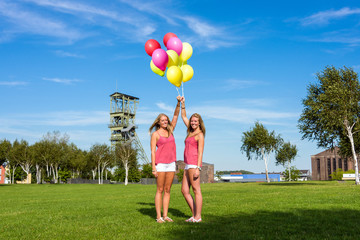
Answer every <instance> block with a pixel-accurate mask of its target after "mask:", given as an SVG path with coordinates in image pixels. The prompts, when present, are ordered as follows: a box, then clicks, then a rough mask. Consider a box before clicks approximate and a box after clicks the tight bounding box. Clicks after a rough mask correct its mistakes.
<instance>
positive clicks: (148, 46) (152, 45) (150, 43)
mask: <svg viewBox="0 0 360 240" xmlns="http://www.w3.org/2000/svg"><path fill="white" fill-rule="evenodd" d="M158 48H161V46H160V43H159V42H158V41H156V40H155V39H149V40H147V41H146V43H145V51H146V53H147V54H149V56H150V57H151V56H152V54H153V52H154V51H155V50H156V49H158Z"/></svg>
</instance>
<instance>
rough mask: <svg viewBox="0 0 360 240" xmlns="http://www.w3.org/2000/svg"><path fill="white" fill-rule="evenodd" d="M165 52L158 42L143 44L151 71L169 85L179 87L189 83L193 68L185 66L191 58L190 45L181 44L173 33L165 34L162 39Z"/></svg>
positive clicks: (153, 40)
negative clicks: (164, 79)
mask: <svg viewBox="0 0 360 240" xmlns="http://www.w3.org/2000/svg"><path fill="white" fill-rule="evenodd" d="M163 42H164V45H165V47H166V48H167V51H165V50H163V49H161V46H160V44H159V42H158V41H156V40H155V39H149V40H148V41H147V42H146V43H145V51H146V53H147V54H148V55H149V56H151V62H150V68H151V70H152V71H153V72H154V73H156V74H158V75H160V76H161V77H163V76H164V75H165V70H166V68H168V69H167V72H166V77H167V79H168V80H169V82H170V83H172V84H173V85H175V86H176V87H180V86H181V84H182V83H183V82H187V81H189V80H190V79H191V78H192V77H193V75H194V70H193V68H192V67H191V66H190V65H188V64H187V60H189V58H190V57H191V55H192V53H193V49H192V47H191V45H190V43H187V42H181V40H180V39H179V38H178V37H177V36H176V35H175V34H174V33H167V34H165V36H164V39H163Z"/></svg>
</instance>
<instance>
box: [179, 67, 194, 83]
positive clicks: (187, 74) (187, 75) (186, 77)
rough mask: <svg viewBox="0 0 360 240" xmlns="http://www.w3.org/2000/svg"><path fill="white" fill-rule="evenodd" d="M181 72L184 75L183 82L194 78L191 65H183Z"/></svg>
mask: <svg viewBox="0 0 360 240" xmlns="http://www.w3.org/2000/svg"><path fill="white" fill-rule="evenodd" d="M181 71H182V73H183V78H182V81H183V82H187V81H189V80H190V79H192V77H193V76H194V69H193V68H192V67H191V66H190V65H187V64H186V65H183V66H181Z"/></svg>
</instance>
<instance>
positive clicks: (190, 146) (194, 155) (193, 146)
mask: <svg viewBox="0 0 360 240" xmlns="http://www.w3.org/2000/svg"><path fill="white" fill-rule="evenodd" d="M184 162H185V163H186V164H189V165H197V164H198V142H197V141H196V140H195V136H192V137H188V138H186V139H185V151H184ZM201 165H202V164H201Z"/></svg>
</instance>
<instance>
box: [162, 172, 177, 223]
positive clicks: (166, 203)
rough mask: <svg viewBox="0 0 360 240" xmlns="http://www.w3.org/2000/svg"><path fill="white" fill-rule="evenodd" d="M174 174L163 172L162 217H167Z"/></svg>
mask: <svg viewBox="0 0 360 240" xmlns="http://www.w3.org/2000/svg"><path fill="white" fill-rule="evenodd" d="M174 176H175V172H165V187H164V190H165V191H164V197H163V216H164V218H166V217H167V214H168V210H169V204H170V189H171V185H172V183H173V180H174Z"/></svg>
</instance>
